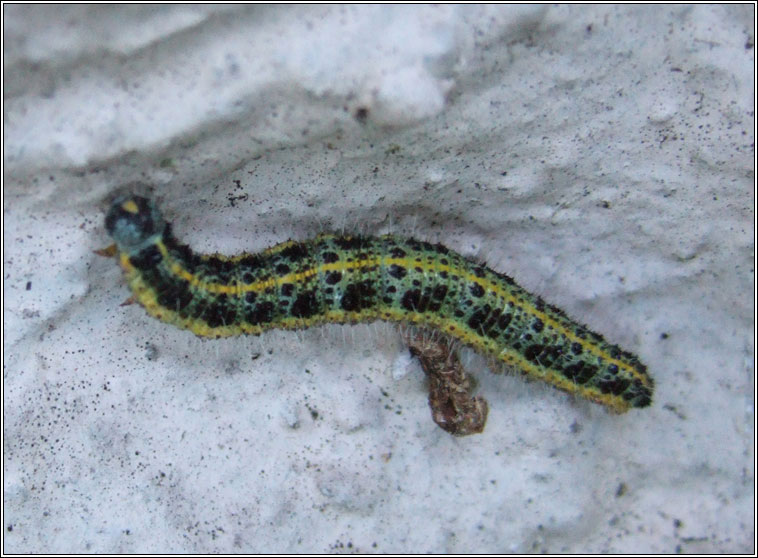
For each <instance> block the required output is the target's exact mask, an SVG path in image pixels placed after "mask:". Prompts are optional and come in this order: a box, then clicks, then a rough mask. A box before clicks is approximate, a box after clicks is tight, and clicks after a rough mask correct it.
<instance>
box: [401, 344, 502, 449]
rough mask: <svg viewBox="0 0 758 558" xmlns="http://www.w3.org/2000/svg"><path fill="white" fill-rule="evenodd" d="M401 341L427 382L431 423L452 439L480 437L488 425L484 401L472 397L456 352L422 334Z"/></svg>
mask: <svg viewBox="0 0 758 558" xmlns="http://www.w3.org/2000/svg"><path fill="white" fill-rule="evenodd" d="M403 338H404V340H405V342H406V343H407V344H408V347H409V348H410V351H411V354H412V355H413V356H415V357H416V358H418V359H419V362H420V363H421V368H422V369H423V370H424V373H425V374H426V375H427V377H428V378H429V407H430V409H431V411H432V419H433V420H434V422H436V423H437V425H438V426H439V427H440V428H442V429H443V430H444V431H446V432H449V433H450V434H452V435H453V436H468V435H469V434H479V433H480V432H482V431H483V430H484V424H485V423H486V422H487V411H488V407H487V401H486V400H485V399H484V398H483V397H480V396H477V397H473V396H472V395H471V391H472V387H473V386H472V385H471V380H470V379H469V376H468V374H466V371H465V370H464V369H463V365H462V364H461V361H460V359H459V358H458V355H457V353H456V352H455V350H453V349H451V348H450V346H449V344H448V343H447V341H446V340H444V339H435V338H434V336H433V335H430V334H429V332H425V331H423V330H422V331H406V332H404V333H403Z"/></svg>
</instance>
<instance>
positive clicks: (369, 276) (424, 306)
mask: <svg viewBox="0 0 758 558" xmlns="http://www.w3.org/2000/svg"><path fill="white" fill-rule="evenodd" d="M105 228H106V230H107V232H108V233H109V234H110V236H111V237H112V238H113V240H114V242H115V246H113V247H111V248H112V252H113V253H114V254H116V255H117V257H118V260H119V262H120V265H121V267H122V268H123V270H124V272H125V275H126V281H127V282H128V284H129V287H130V288H131V290H132V293H133V297H134V299H136V300H137V301H138V302H139V303H140V304H141V305H142V306H143V307H144V308H145V309H146V310H147V312H148V314H150V315H151V316H154V317H156V318H158V319H159V320H162V321H164V322H166V323H169V324H172V325H174V326H177V327H180V328H183V329H188V330H190V331H192V332H193V333H195V334H196V335H198V336H201V337H211V338H220V337H228V336H232V335H242V334H249V335H259V334H261V333H263V332H264V331H267V330H271V329H275V328H278V329H288V330H294V329H302V328H308V327H313V326H317V325H320V324H326V323H338V324H348V323H358V322H370V321H375V320H383V321H387V322H400V323H403V324H407V325H411V326H416V327H419V328H426V329H432V330H436V331H439V332H441V333H442V334H444V335H446V336H449V337H452V338H454V339H456V340H458V341H460V342H461V343H463V344H464V345H468V346H471V347H472V348H473V349H474V350H476V351H477V352H479V353H480V354H482V355H484V356H485V357H487V358H489V359H491V360H492V361H495V362H496V363H501V364H505V365H507V366H508V367H510V368H513V369H516V370H520V371H521V372H523V373H524V374H526V375H528V376H530V377H532V378H536V379H539V380H542V381H545V382H547V383H549V384H551V385H553V386H554V387H556V388H558V389H561V390H563V391H566V392H569V393H573V394H577V395H579V396H581V397H584V398H587V399H589V400H591V401H593V402H596V403H600V404H602V405H605V406H607V407H608V408H610V409H611V410H613V411H615V412H619V413H621V412H625V411H627V410H629V409H630V408H632V407H646V406H648V405H650V403H651V400H652V393H653V386H654V383H653V379H652V378H651V377H650V376H649V375H648V373H647V370H646V367H645V366H644V365H643V364H642V363H641V362H640V361H639V359H638V358H637V357H636V356H634V355H633V354H631V353H629V352H627V351H625V350H622V349H621V348H619V347H618V346H616V345H613V344H611V343H608V342H606V341H605V340H604V339H603V338H602V337H601V336H600V335H598V334H596V333H593V332H592V331H590V330H589V329H588V328H587V327H585V326H584V325H582V324H580V323H578V322H576V321H573V320H571V319H570V318H569V317H568V316H567V315H566V314H565V313H564V312H563V311H562V310H560V309H558V308H556V307H555V306H552V305H550V304H547V303H546V302H545V301H543V300H542V298H541V297H539V296H535V295H533V294H530V293H529V292H527V291H526V290H525V289H523V288H521V287H520V286H518V285H517V284H516V282H515V281H514V280H513V279H511V278H510V277H509V276H507V275H505V274H503V273H498V272H495V271H493V270H491V269H489V268H487V267H486V266H485V265H483V264H481V263H477V262H475V261H472V260H470V259H467V258H465V257H463V256H461V255H460V254H457V253H456V252H454V251H452V250H450V249H448V248H446V247H445V246H443V245H441V244H431V243H429V242H424V241H419V240H414V239H412V238H400V237H397V236H393V235H384V236H379V237H368V236H361V235H336V234H321V235H319V236H317V237H315V238H313V239H311V240H306V241H303V242H296V241H293V240H288V241H286V242H283V243H281V244H278V245H276V246H273V247H271V248H268V249H266V250H264V251H263V252H261V253H257V254H248V253H243V254H240V255H237V256H232V257H227V256H222V255H198V254H196V253H194V252H193V251H192V250H191V249H190V248H189V247H188V246H186V245H184V244H181V243H180V242H179V241H178V240H177V239H176V238H175V237H174V235H173V233H172V229H171V224H170V223H168V222H167V221H166V220H165V219H164V218H163V215H162V214H161V212H160V210H159V209H158V208H157V206H156V205H155V204H154V203H153V202H152V201H150V200H149V199H146V198H144V197H140V196H136V195H127V196H121V197H119V198H117V199H116V200H115V201H114V202H113V204H112V205H111V208H110V210H109V211H108V213H107V215H106V218H105Z"/></svg>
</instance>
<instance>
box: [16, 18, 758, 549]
mask: <svg viewBox="0 0 758 558" xmlns="http://www.w3.org/2000/svg"><path fill="white" fill-rule="evenodd" d="M3 9H4V20H3V25H4V32H5V38H4V41H5V42H4V64H5V68H4V69H5V76H4V77H5V81H4V100H5V105H4V108H5V112H4V132H5V135H4V176H3V182H4V191H3V193H4V200H3V232H4V240H3V248H4V253H3V266H4V269H3V291H4V307H3V336H4V339H3V354H4V368H3V374H4V376H3V379H4V386H3V387H4V392H3V395H4V423H3V458H4V460H3V467H4V479H3V480H4V485H3V490H4V522H5V524H4V525H3V542H4V548H3V550H4V551H5V552H8V553H32V552H34V553H84V552H90V553H94V552H110V553H125V552H144V553H176V552H181V553H210V552H221V553H232V552H314V553H322V552H346V553H351V552H376V553H380V552H381V553H396V552H401V553H402V552H456V553H461V552H486V553H500V552H556V553H557V552H569V553H582V554H583V553H598V552H619V553H630V552H632V553H661V552H677V551H680V552H688V553H721V552H747V553H750V552H754V551H755V549H754V547H753V541H754V510H755V502H754V491H753V486H754V474H755V470H754V467H753V464H754V450H755V448H754V444H753V440H754V428H753V425H754V405H755V400H754V389H755V380H754V366H753V364H754V344H753V339H754V330H753V328H754V322H753V316H754V267H753V262H754V259H753V258H754V248H755V246H754V225H753V219H754V204H755V198H754V180H755V168H754V151H755V145H754V127H755V114H754V101H755V90H754V75H753V68H754V56H755V48H754V40H755V30H754V26H753V21H754V14H753V9H754V7H753V6H752V5H736V6H726V5H719V6H707V5H697V6H694V7H693V6H682V5H679V6H563V7H561V6H557V7H556V6H530V7H516V6H504V5H499V6H498V5H491V6H436V7H431V6H353V7H351V6H322V5H313V6H286V5H280V6H263V5H254V6H243V5H232V6H226V7H222V6H218V7H216V6H179V5H166V6H159V7H154V6H153V7H150V6H136V5H135V6H107V5H86V6H57V5H40V6H31V5H6V6H4V7H3ZM126 189H136V190H138V191H140V192H142V193H145V194H149V195H150V196H152V197H153V198H155V199H156V200H158V202H159V203H160V204H161V207H162V208H163V210H164V212H165V213H166V214H167V216H168V218H169V219H170V220H172V221H173V223H174V229H175V232H176V234H177V235H178V236H179V237H180V238H181V239H183V240H184V241H185V242H188V243H189V244H191V245H192V246H193V247H194V248H195V249H197V250H199V251H205V252H222V253H226V254H233V253H238V252H241V251H257V250H260V249H263V248H265V247H266V246H269V245H271V244H274V243H276V242H279V241H282V240H285V239H287V238H305V237H308V236H310V235H313V234H315V233H318V232H319V231H323V230H340V231H341V230H355V231H360V232H365V233H367V234H380V233H384V232H390V231H391V232H393V233H395V234H408V235H413V236H416V237H420V238H423V239H427V240H432V241H435V242H443V243H445V244H446V245H447V246H449V247H450V248H453V249H455V250H457V251H459V252H461V253H463V254H465V255H467V256H471V257H476V258H480V259H482V260H483V261H486V262H487V263H488V264H489V265H490V266H491V267H493V268H494V269H497V270H499V271H502V272H505V273H508V274H509V275H511V276H513V277H514V278H515V279H516V280H517V281H518V282H519V283H520V284H521V285H523V286H524V287H526V288H528V289H529V290H531V291H533V292H535V293H538V294H540V295H541V296H542V297H543V298H544V299H545V300H547V301H548V302H550V303H552V304H554V305H556V306H559V307H561V308H563V309H564V310H565V311H566V312H567V313H568V314H569V315H571V316H573V317H574V318H576V319H578V320H579V321H581V322H584V323H586V324H588V325H589V326H590V327H591V328H592V329H593V330H596V331H598V332H599V333H601V334H603V335H604V336H605V337H606V338H607V339H609V340H610V341H612V342H614V343H617V344H619V345H621V346H623V347H624V348H626V349H627V350H629V351H632V352H634V353H635V354H637V355H639V357H640V358H641V359H642V360H643V362H645V364H646V365H647V366H648V368H649V371H650V373H651V375H652V376H653V377H654V378H655V380H656V393H655V398H654V402H653V405H652V406H651V407H649V408H647V409H644V410H635V411H631V412H629V413H627V414H624V415H620V416H617V415H612V414H609V413H608V412H606V411H605V410H604V409H602V408H600V407H598V406H597V405H594V404H591V403H589V402H586V401H584V400H579V399H575V398H572V397H571V396H569V395H567V394H564V393H561V392H558V391H556V390H553V389H551V388H550V387H548V386H543V385H540V384H539V383H537V382H526V381H524V380H523V379H522V378H521V377H520V376H519V374H502V375H493V374H491V373H490V371H489V369H488V367H487V363H486V362H483V361H482V359H480V358H478V357H476V356H475V355H471V354H469V353H468V352H466V351H464V354H463V357H464V362H465V363H466V367H467V370H468V371H469V372H470V373H472V374H473V375H474V376H475V377H476V378H477V380H478V388H477V389H478V393H481V394H482V395H484V396H485V397H486V398H487V400H488V402H489V408H490V411H489V418H488V421H487V425H486V428H485V430H484V432H483V433H482V434H478V435H474V436H469V437H465V438H455V437H452V436H450V435H449V434H447V433H446V432H444V431H442V430H441V429H440V428H438V427H437V426H436V425H435V424H434V423H433V421H432V420H431V416H430V411H429V407H428V404H427V387H426V385H425V380H424V375H423V373H422V372H421V371H420V369H419V368H418V365H417V364H415V363H414V361H411V360H409V358H408V356H407V349H406V348H405V347H404V346H403V343H402V341H401V338H400V336H399V335H398V333H397V331H396V329H395V328H394V327H392V326H389V325H385V324H375V325H362V326H353V327H349V326H345V327H340V326H326V327H323V328H319V329H316V330H308V331H303V332H296V333H286V332H273V333H269V334H266V335H264V336H261V337H258V338H234V339H226V340H219V341H208V340H201V339H198V338H196V337H194V336H192V335H191V334H190V333H188V332H185V331H179V330H175V329H172V328H169V327H167V326H166V325H165V324H162V323H160V322H158V321H157V320H154V319H152V318H149V317H148V316H147V315H146V314H145V312H144V311H143V310H142V309H141V308H140V307H139V306H137V305H127V306H122V305H121V303H122V302H124V301H125V300H126V298H127V297H128V291H127V289H126V287H125V285H124V283H123V280H122V277H121V273H120V271H119V269H118V267H117V266H116V264H115V262H114V261H112V260H109V259H107V258H103V257H100V256H97V255H95V254H94V253H93V251H94V250H96V249H99V248H103V247H104V246H106V245H107V244H109V239H108V237H107V235H106V233H105V231H104V227H103V216H104V212H105V210H106V208H107V207H108V203H109V200H110V199H112V196H113V195H114V194H115V193H116V192H118V191H123V190H126Z"/></svg>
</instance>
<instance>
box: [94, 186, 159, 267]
mask: <svg viewBox="0 0 758 558" xmlns="http://www.w3.org/2000/svg"><path fill="white" fill-rule="evenodd" d="M165 227H166V222H165V221H164V220H163V216H162V215H161V212H160V211H159V210H158V208H157V207H156V206H155V204H153V202H151V201H150V200H149V199H147V198H143V197H140V196H133V195H126V196H119V197H118V198H116V199H115V201H114V202H113V204H112V205H111V208H110V211H108V215H106V217H105V230H107V231H108V234H109V235H111V237H112V238H113V240H115V241H116V244H117V245H118V249H119V250H120V251H121V252H129V253H134V252H138V251H140V250H141V249H142V248H144V247H145V246H146V245H147V244H150V243H151V242H153V240H154V239H155V237H156V236H157V235H160V234H162V233H163V230H164V229H165Z"/></svg>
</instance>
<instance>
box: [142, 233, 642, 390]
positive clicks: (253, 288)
mask: <svg viewBox="0 0 758 558" xmlns="http://www.w3.org/2000/svg"><path fill="white" fill-rule="evenodd" d="M292 244H295V243H294V241H288V242H285V243H282V244H280V245H278V246H275V247H273V248H271V249H269V250H268V251H267V252H269V253H273V252H275V251H278V250H279V249H281V248H283V247H287V246H291V245H292ZM156 246H157V248H158V250H159V251H160V253H161V255H162V256H163V258H164V259H165V260H166V263H167V265H168V268H169V270H170V271H171V273H172V274H174V275H175V276H177V277H180V278H181V279H183V280H185V281H187V282H188V283H189V284H190V285H191V286H192V287H193V288H194V289H197V290H203V291H207V292H209V293H214V294H227V295H232V296H241V295H243V294H245V293H248V292H255V293H258V292H261V291H265V290H266V289H269V288H272V287H278V286H280V285H283V284H286V283H295V284H296V283H302V282H303V281H305V280H306V279H309V278H311V277H313V276H314V275H316V274H317V273H326V272H329V271H349V270H358V269H363V268H368V267H375V266H381V267H389V266H391V265H398V266H400V267H404V268H421V269H422V271H424V272H431V273H440V272H447V273H449V274H455V275H458V276H460V277H461V278H462V279H463V280H464V281H465V282H467V283H476V284H477V285H479V286H480V287H482V288H483V289H485V291H491V292H493V293H495V294H496V295H497V296H499V297H501V298H502V299H503V300H505V302H506V303H508V302H512V303H514V304H516V305H518V306H520V307H522V308H523V310H524V311H525V312H527V313H528V314H529V315H531V316H534V317H535V318H538V319H539V320H541V321H542V322H543V324H544V325H545V327H552V328H553V329H554V330H556V331H557V332H558V333H560V334H562V335H565V336H566V338H567V339H569V340H570V341H571V342H573V343H578V344H579V345H580V346H581V347H582V350H583V351H586V352H589V353H590V354H592V355H594V356H597V357H599V358H602V359H603V360H605V361H607V362H608V363H612V364H615V365H616V366H618V367H619V368H622V369H624V370H626V371H628V372H629V373H630V374H631V375H632V376H633V377H635V378H637V379H639V380H641V381H642V382H646V378H645V377H644V376H643V375H642V374H640V373H639V372H638V371H637V370H636V368H634V367H633V366H630V365H629V364H628V363H625V362H623V361H621V360H619V359H616V358H613V357H611V355H610V354H609V353H607V352H605V351H603V350H602V349H601V348H600V347H598V346H596V345H595V344H593V343H591V342H590V341H588V340H586V339H582V338H581V337H579V336H577V335H576V333H575V332H574V331H572V330H571V329H569V328H567V327H565V326H564V325H563V324H562V323H561V322H559V321H557V320H556V319H554V318H552V317H551V316H550V315H548V314H547V313H545V312H543V311H540V310H538V309H537V308H536V307H535V306H534V305H533V304H531V303H530V302H529V301H527V300H525V299H524V298H522V297H517V296H515V295H514V294H513V293H512V292H510V291H509V290H508V289H507V288H503V287H502V286H501V285H499V284H497V283H495V282H492V281H489V280H488V279H486V278H482V277H477V276H476V275H474V274H473V273H468V272H465V271H464V270H462V269H461V268H460V267H455V266H452V265H445V264H441V263H439V262H436V261H435V262H433V263H432V264H429V263H426V262H417V261H415V260H413V259H411V258H389V257H381V256H380V257H378V258H369V259H366V260H361V261H354V262H339V261H338V262H334V263H327V264H320V265H317V266H314V267H311V268H310V269H308V270H306V271H303V272H295V273H288V274H286V275H283V276H281V277H276V278H271V279H268V280H266V281H256V282H255V283H250V284H242V283H232V284H228V285H225V284H223V283H208V282H204V281H202V280H201V279H199V278H198V277H197V276H196V275H194V274H193V273H191V272H189V271H187V270H186V269H184V268H183V267H182V266H181V264H179V263H178V262H176V261H174V260H173V258H172V257H171V254H170V253H169V251H168V248H167V247H166V245H165V244H164V243H163V241H162V240H160V239H158V240H157V241H156ZM451 323H454V322H451ZM466 337H467V338H468V337H471V339H467V340H466V341H467V342H469V343H472V342H473V341H472V339H475V337H474V336H468V335H466ZM475 344H481V342H478V343H475ZM506 353H507V354H508V355H510V356H511V357H513V355H514V352H513V351H510V350H508V349H507V348H505V349H503V350H502V353H501V356H500V357H499V358H502V356H503V355H504V354H506ZM518 360H519V363H518V365H519V366H522V367H524V368H535V367H533V365H530V364H528V362H527V361H526V360H524V359H522V358H519V359H518ZM535 370H536V368H535ZM559 379H560V378H559V377H556V383H560V381H559Z"/></svg>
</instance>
